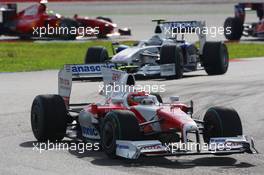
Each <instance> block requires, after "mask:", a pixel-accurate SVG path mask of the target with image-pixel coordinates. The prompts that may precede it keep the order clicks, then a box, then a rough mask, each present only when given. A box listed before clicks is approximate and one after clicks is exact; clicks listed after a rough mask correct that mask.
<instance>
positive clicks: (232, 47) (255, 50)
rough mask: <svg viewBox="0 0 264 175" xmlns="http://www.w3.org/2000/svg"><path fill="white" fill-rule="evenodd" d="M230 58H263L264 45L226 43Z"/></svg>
mask: <svg viewBox="0 0 264 175" xmlns="http://www.w3.org/2000/svg"><path fill="white" fill-rule="evenodd" d="M226 45H227V47H228V51H229V57H230V58H252V57H263V56H264V44H261V43H226Z"/></svg>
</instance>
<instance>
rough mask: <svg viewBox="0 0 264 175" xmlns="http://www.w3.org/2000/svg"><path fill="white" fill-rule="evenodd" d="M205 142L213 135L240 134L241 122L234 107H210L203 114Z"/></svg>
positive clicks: (232, 135) (233, 135)
mask: <svg viewBox="0 0 264 175" xmlns="http://www.w3.org/2000/svg"><path fill="white" fill-rule="evenodd" d="M203 120H204V134H203V139H204V142H205V143H209V141H210V138H213V137H236V136H239V135H242V134H243V132H242V124H241V120H240V117H239V115H238V113H237V112H236V111H235V110H234V109H230V108H224V107H212V108H210V109H208V110H207V112H206V113H205V116H204V119H203Z"/></svg>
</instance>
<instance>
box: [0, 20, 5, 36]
mask: <svg viewBox="0 0 264 175" xmlns="http://www.w3.org/2000/svg"><path fill="white" fill-rule="evenodd" d="M3 34H4V24H3V23H1V22H0V36H1V35H3Z"/></svg>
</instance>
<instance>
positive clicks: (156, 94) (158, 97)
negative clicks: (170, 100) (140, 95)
mask: <svg viewBox="0 0 264 175" xmlns="http://www.w3.org/2000/svg"><path fill="white" fill-rule="evenodd" d="M150 95H154V96H156V98H157V100H158V102H159V103H163V100H162V98H161V96H160V94H158V93H150Z"/></svg>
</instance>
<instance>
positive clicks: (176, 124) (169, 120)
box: [157, 108, 198, 131]
mask: <svg viewBox="0 0 264 175" xmlns="http://www.w3.org/2000/svg"><path fill="white" fill-rule="evenodd" d="M157 113H158V116H159V118H161V119H162V120H163V122H161V127H162V128H163V130H164V131H166V130H170V129H177V130H179V131H182V130H186V131H195V130H197V129H198V127H197V124H196V123H195V122H194V121H193V119H192V118H191V117H190V116H189V115H187V114H186V113H185V112H183V111H182V110H181V109H179V108H177V109H174V110H173V111H170V110H169V109H160V110H159V111H158V112H157Z"/></svg>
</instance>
